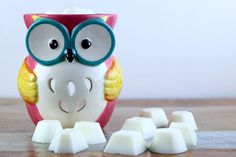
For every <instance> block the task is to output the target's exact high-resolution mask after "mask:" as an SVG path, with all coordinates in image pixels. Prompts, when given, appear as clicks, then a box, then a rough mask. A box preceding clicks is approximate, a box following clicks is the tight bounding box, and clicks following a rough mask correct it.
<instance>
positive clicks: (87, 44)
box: [81, 39, 92, 49]
mask: <svg viewBox="0 0 236 157" xmlns="http://www.w3.org/2000/svg"><path fill="white" fill-rule="evenodd" d="M91 45H92V42H91V41H90V40H89V39H84V40H82V42H81V46H82V48H84V49H88V48H90V46H91Z"/></svg>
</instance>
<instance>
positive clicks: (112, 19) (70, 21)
mask: <svg viewBox="0 0 236 157" xmlns="http://www.w3.org/2000/svg"><path fill="white" fill-rule="evenodd" d="M33 16H39V17H42V18H49V19H53V20H56V21H58V22H59V23H62V24H64V25H65V26H66V27H67V29H68V30H69V31H72V29H73V28H74V27H75V26H76V25H77V24H78V23H80V22H82V21H84V20H88V19H92V18H103V17H104V16H107V20H106V23H107V24H108V25H109V26H110V27H111V28H114V26H115V23H116V21H117V17H118V15H117V14H113V13H111V14H107V13H98V14H44V13H30V14H24V15H23V17H24V21H25V24H26V27H27V28H29V27H30V26H31V25H32V23H34V20H33Z"/></svg>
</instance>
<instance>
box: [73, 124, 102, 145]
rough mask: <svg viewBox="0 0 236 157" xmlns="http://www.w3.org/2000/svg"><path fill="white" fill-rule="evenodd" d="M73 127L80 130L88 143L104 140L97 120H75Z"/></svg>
mask: <svg viewBox="0 0 236 157" xmlns="http://www.w3.org/2000/svg"><path fill="white" fill-rule="evenodd" d="M74 128H75V129H79V130H80V131H81V132H82V134H83V136H84V137H85V140H86V141H87V143H88V144H90V145H92V144H100V143H105V142H106V138H105V136H104V134H103V131H102V129H101V126H100V124H99V123H97V122H86V121H81V122H76V123H75V126H74Z"/></svg>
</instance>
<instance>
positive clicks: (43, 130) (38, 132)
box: [32, 120, 62, 143]
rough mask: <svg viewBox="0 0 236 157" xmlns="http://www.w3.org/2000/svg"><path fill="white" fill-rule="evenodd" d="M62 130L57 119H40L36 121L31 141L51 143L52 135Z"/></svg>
mask: <svg viewBox="0 0 236 157" xmlns="http://www.w3.org/2000/svg"><path fill="white" fill-rule="evenodd" d="M61 130H62V126H61V123H60V122H59V121H58V120H41V121H39V122H38V124H37V126H36V128H35V131H34V134H33V137H32V141H34V142H39V143H51V141H52V139H53V137H54V135H55V134H56V133H57V132H58V131H61Z"/></svg>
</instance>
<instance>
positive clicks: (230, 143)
mask: <svg viewBox="0 0 236 157" xmlns="http://www.w3.org/2000/svg"><path fill="white" fill-rule="evenodd" d="M146 107H163V108H164V110H165V111H166V113H167V116H168V118H169V120H171V119H170V115H171V112H172V111H176V110H187V111H191V112H193V114H194V116H195V118H196V121H197V124H198V128H199V132H198V137H199V138H200V139H199V145H198V146H197V147H195V148H191V150H189V151H188V152H186V153H182V154H178V155H162V154H156V153H150V152H148V151H147V152H145V153H143V154H141V155H140V156H145V157H146V156H147V157H149V156H157V157H174V156H177V157H208V156H209V157H210V156H214V157H225V156H227V157H231V156H232V157H236V146H235V145H236V132H235V131H236V100H232V99H215V100H120V101H119V102H118V105H117V107H116V109H115V111H114V114H113V115H112V118H111V120H110V122H109V124H108V125H107V126H106V127H105V129H104V131H105V133H106V135H107V136H110V132H114V131H116V130H119V129H120V128H121V126H122V124H123V123H124V121H125V119H127V118H129V117H133V116H137V115H138V114H139V113H140V111H141V109H142V108H146ZM34 127H35V126H34V125H33V123H32V122H31V120H30V118H29V116H28V113H27V111H26V108H25V106H24V104H23V102H22V101H21V100H19V99H3V98H1V99H0V157H2V156H16V157H21V156H30V157H31V156H32V157H38V156H39V157H40V156H42V157H45V156H46V157H47V156H50V157H51V156H121V155H111V154H106V153H103V152H101V151H96V149H94V150H92V149H90V151H86V152H81V153H77V154H75V155H69V154H65V155H60V154H55V153H52V152H49V151H48V150H47V147H48V145H42V144H38V143H33V142H32V141H31V137H32V134H33V131H34ZM217 141H218V143H217ZM97 150H99V149H97Z"/></svg>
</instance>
